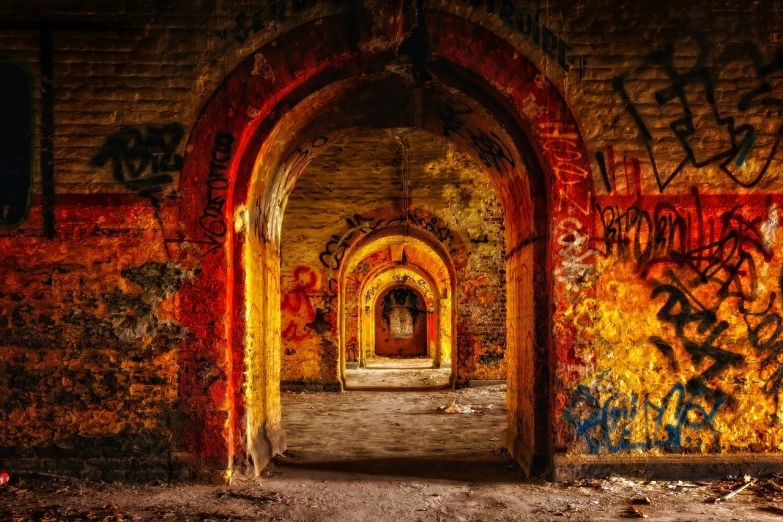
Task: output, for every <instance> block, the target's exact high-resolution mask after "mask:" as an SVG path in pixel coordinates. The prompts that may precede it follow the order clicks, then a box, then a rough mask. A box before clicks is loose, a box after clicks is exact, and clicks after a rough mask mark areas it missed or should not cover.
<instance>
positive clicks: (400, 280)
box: [392, 274, 435, 305]
mask: <svg viewBox="0 0 783 522" xmlns="http://www.w3.org/2000/svg"><path fill="white" fill-rule="evenodd" d="M392 279H393V280H394V281H395V282H397V284H400V285H407V284H414V285H416V286H418V287H419V290H421V292H422V293H423V294H424V300H425V301H426V302H427V303H428V304H429V305H432V303H433V302H434V301H435V297H434V296H433V294H432V289H431V288H430V285H429V283H427V281H425V280H424V279H423V278H421V277H419V278H418V279H416V278H413V277H411V276H409V275H408V274H396V275H394V276H393V277H392Z"/></svg>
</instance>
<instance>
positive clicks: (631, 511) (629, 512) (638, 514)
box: [620, 506, 647, 518]
mask: <svg viewBox="0 0 783 522" xmlns="http://www.w3.org/2000/svg"><path fill="white" fill-rule="evenodd" d="M620 516H622V517H623V518H647V515H645V514H644V512H643V511H642V510H641V509H639V508H637V507H633V506H628V507H627V508H626V509H625V511H623V512H622V513H621V515H620Z"/></svg>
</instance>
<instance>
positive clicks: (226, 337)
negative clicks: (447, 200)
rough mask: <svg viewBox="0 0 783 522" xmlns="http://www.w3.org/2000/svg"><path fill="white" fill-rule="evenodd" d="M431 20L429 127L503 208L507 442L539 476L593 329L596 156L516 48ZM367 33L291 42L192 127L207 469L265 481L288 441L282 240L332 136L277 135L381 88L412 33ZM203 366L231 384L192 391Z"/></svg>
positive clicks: (192, 360)
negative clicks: (588, 287)
mask: <svg viewBox="0 0 783 522" xmlns="http://www.w3.org/2000/svg"><path fill="white" fill-rule="evenodd" d="M423 20H424V21H425V22H426V31H425V34H426V35H427V37H428V43H429V55H428V57H427V61H426V64H427V67H428V70H429V71H430V73H431V74H432V76H433V78H434V79H433V81H434V82H437V89H436V91H437V92H436V95H435V96H439V98H437V97H436V100H438V103H434V104H425V107H429V106H432V107H435V109H434V112H433V114H431V115H430V116H431V118H430V119H429V120H427V121H425V122H424V123H423V125H429V130H430V131H432V132H440V133H441V134H442V135H445V136H446V137H448V138H449V139H451V140H452V141H454V143H455V144H457V145H459V146H460V147H462V148H463V149H464V150H466V151H467V152H470V153H472V155H473V157H474V159H476V161H477V162H478V163H479V164H483V165H484V166H485V167H486V169H487V171H488V173H489V174H490V176H491V178H492V180H493V183H494V185H495V188H496V190H497V191H498V194H499V197H500V199H501V202H502V204H503V208H504V212H505V215H506V233H507V241H506V244H507V270H506V281H507V288H508V312H507V314H508V319H507V327H508V347H507V356H508V357H509V379H508V384H509V391H508V406H509V424H508V429H507V431H506V434H505V436H504V443H505V444H506V446H507V447H508V449H509V450H510V451H511V453H512V454H513V455H514V456H515V457H516V458H517V460H518V461H519V462H520V464H521V465H522V466H523V468H524V469H525V471H526V472H530V471H531V470H533V469H535V468H538V469H541V468H543V467H544V466H546V464H547V463H548V462H549V460H550V458H551V454H552V449H551V448H552V444H553V441H555V442H556V441H557V440H559V437H560V435H558V434H559V433H562V431H563V430H562V429H561V427H560V426H559V425H558V423H557V422H555V420H554V419H555V418H558V412H559V411H560V410H561V409H562V404H559V403H558V402H557V401H555V400H553V399H552V397H553V396H554V395H553V394H551V393H550V384H552V382H554V383H555V386H560V384H559V383H560V381H562V382H564V383H567V382H568V378H569V377H568V372H567V371H566V370H565V368H567V367H572V366H573V365H576V364H584V363H583V361H582V360H581V359H578V358H576V356H575V355H574V346H579V345H582V344H584V343H585V341H586V340H585V339H584V338H582V337H581V336H582V335H583V334H582V333H581V332H582V331H587V330H589V328H585V326H589V325H586V324H585V322H586V321H589V318H583V319H582V324H581V326H580V327H579V329H578V328H577V326H576V324H575V322H572V320H570V319H566V318H565V317H564V315H563V312H564V310H565V308H566V304H567V303H573V301H574V300H579V299H585V298H586V297H587V295H586V292H587V291H585V290H583V289H581V288H580V284H581V280H582V277H583V276H584V274H585V271H586V266H587V265H586V264H585V262H584V259H585V256H586V253H589V247H588V246H587V244H586V241H585V239H584V238H586V237H589V236H590V235H591V227H592V219H591V218H590V214H591V199H592V193H591V187H592V177H591V175H590V166H589V162H588V159H587V152H586V148H585V145H584V143H583V141H582V138H581V136H580V133H579V129H578V127H577V124H576V122H575V120H574V118H573V116H572V113H571V112H570V111H569V109H568V107H567V106H566V104H565V102H564V100H563V98H562V96H561V95H560V94H559V93H558V91H557V89H556V88H555V87H554V86H553V85H552V84H551V83H550V82H549V81H548V80H547V79H546V78H545V77H544V76H543V75H542V74H541V73H540V72H539V71H538V70H537V69H536V68H535V67H534V66H533V65H532V64H531V63H530V62H529V61H528V60H526V59H525V58H524V57H523V56H522V55H521V54H520V53H519V52H518V51H517V50H516V49H515V48H513V47H512V46H511V45H510V44H509V43H507V42H506V41H504V40H502V39H501V38H499V37H498V36H496V35H494V34H493V33H491V32H489V31H487V30H486V29H483V28H481V27H479V26H477V25H475V24H473V23H471V22H469V21H468V20H465V19H463V18H459V17H455V16H452V15H448V14H444V13H439V12H426V13H425V14H424V17H423ZM365 23H367V22H366V21H363V20H359V19H357V18H356V17H355V16H351V15H350V14H347V15H335V16H331V17H327V18H324V19H321V20H318V21H317V22H313V23H309V24H305V25H302V26H300V27H297V28H296V29H294V30H292V31H290V32H289V33H286V34H283V35H281V36H280V37H279V38H277V39H276V40H275V41H274V42H272V43H270V44H268V45H266V46H264V47H263V48H261V49H259V50H258V51H257V52H255V53H253V54H252V55H251V56H249V57H248V58H247V60H245V62H243V63H242V64H241V65H240V66H238V67H237V68H236V69H235V70H234V71H232V72H231V73H230V74H229V75H228V76H227V77H226V79H225V80H224V82H223V84H222V85H221V86H220V88H219V89H218V90H217V91H216V92H215V94H214V95H213V96H212V98H211V99H210V101H209V102H208V103H207V105H206V106H205V107H204V109H203V110H202V113H201V116H200V117H199V119H198V120H197V123H196V124H195V125H194V127H193V129H192V130H191V133H190V138H189V142H188V145H187V148H186V156H185V162H184V167H183V170H182V176H181V181H180V193H181V197H182V201H181V208H180V213H181V220H182V223H183V228H184V232H185V234H186V235H187V237H188V238H189V240H190V241H191V243H192V244H193V247H194V248H198V249H200V250H201V251H202V252H203V255H202V267H201V273H200V275H199V276H198V277H197V279H196V280H195V281H194V282H193V283H192V284H190V285H188V286H187V287H186V288H184V289H183V291H182V292H181V296H180V301H179V305H180V307H179V317H178V318H179V320H180V321H181V322H182V324H184V325H185V326H187V327H188V328H189V329H190V331H192V332H194V334H195V335H194V338H193V339H192V340H190V341H188V342H187V343H186V344H185V346H184V347H183V348H182V350H181V352H180V406H181V409H182V410H183V411H184V412H185V413H187V415H188V417H189V419H190V422H191V424H192V425H191V426H188V427H187V429H186V430H183V433H185V432H186V433H189V434H190V435H189V436H188V437H189V438H187V439H183V440H182V441H181V445H182V451H183V452H184V454H185V455H187V458H189V459H191V460H192V461H194V462H197V463H199V465H200V466H201V467H206V468H214V469H219V470H226V469H228V470H230V471H231V470H239V469H240V467H241V464H242V463H243V462H245V458H246V456H249V457H250V459H251V460H252V462H253V465H254V466H255V471H256V472H259V471H260V469H261V468H262V467H263V466H264V465H265V464H266V461H268V459H269V458H270V457H271V456H272V454H273V453H274V452H275V451H278V450H280V449H282V448H283V447H284V445H285V441H284V434H282V432H281V430H280V427H279V412H280V408H279V390H278V389H276V388H275V384H276V381H275V372H277V373H278V374H279V354H278V355H275V346H277V347H278V348H279V334H280V332H279V330H280V328H279V294H280V289H279V267H278V268H276V267H275V262H274V260H276V259H278V256H279V244H278V243H277V240H278V239H279V237H275V231H276V230H278V229H279V226H280V220H281V219H282V212H281V211H280V212H278V210H279V209H280V208H284V206H285V205H284V203H285V198H286V197H287V193H288V192H289V191H290V189H291V187H292V184H293V183H294V182H295V180H296V176H297V175H298V174H299V173H301V170H302V169H303V168H304V167H305V166H306V164H307V162H308V161H309V160H310V159H312V157H314V156H315V155H316V154H317V153H318V151H319V149H321V148H323V147H325V146H328V142H329V137H328V135H326V134H320V133H317V132H316V131H313V132H315V133H314V134H305V133H304V131H301V129H297V132H292V133H291V134H290V136H286V139H287V140H288V141H283V140H282V138H281V136H282V135H281V134H280V131H279V128H280V126H281V121H283V120H284V119H285V118H286V115H287V114H289V113H290V112H291V111H294V110H295V109H296V110H299V108H300V107H304V106H303V105H302V102H303V101H304V100H305V99H308V100H310V99H316V102H313V105H312V107H319V106H318V103H317V99H318V96H320V95H321V93H326V94H323V96H327V94H328V93H331V92H337V86H338V84H339V85H340V86H341V87H340V88H341V89H342V85H343V84H348V85H349V86H350V84H351V82H354V83H355V82H361V81H371V80H372V79H373V78H374V77H377V76H378V75H380V74H383V73H384V71H385V70H386V69H385V68H386V66H387V65H388V64H390V63H393V62H399V60H398V59H397V57H396V56H395V54H396V53H394V52H393V48H394V47H396V45H397V44H399V43H400V42H401V41H402V40H403V39H404V35H401V34H399V30H398V28H397V27H391V26H389V27H386V26H383V25H382V24H381V26H372V27H373V29H368V28H366V27H365V28H364V29H362V27H363V25H362V24H365ZM370 25H372V24H370ZM379 27H380V28H379ZM357 28H358V29H357ZM379 31H380V33H382V34H379ZM371 39H374V40H373V41H375V42H376V43H377V41H386V42H388V44H389V45H387V46H386V47H385V49H384V48H383V46H381V50H379V51H377V52H370V51H367V50H366V49H368V48H371V47H370V46H368V45H363V43H366V41H369V40H371ZM414 61H415V60H414ZM341 82H342V83H341ZM330 89H332V90H331V91H330ZM433 92H434V91H433ZM425 94H426V93H425ZM335 96H336V95H335ZM308 97H310V98H308ZM313 97H315V98H313ZM411 99H413V98H411ZM465 100H470V103H468V102H467V101H465ZM308 107H310V105H308V106H307V107H304V108H301V111H302V114H304V115H305V116H306V117H307V118H310V119H311V120H313V121H314V119H315V118H316V116H317V115H316V114H315V112H314V111H315V109H313V110H312V111H311V110H310V109H309V108H308ZM308 111H310V112H308ZM370 117H372V115H371V114H369V115H368V116H367V118H370ZM307 118H303V121H304V120H307ZM343 118H344V119H345V121H346V123H345V128H349V127H351V125H353V126H359V124H358V123H357V122H356V121H358V120H357V118H361V115H353V114H344V115H343ZM425 120H426V118H425ZM307 121H309V120H307ZM389 124H390V125H392V124H394V122H390V123H389ZM311 128H312V129H317V128H318V126H317V125H311ZM288 130H291V129H288ZM333 130H334V129H333ZM299 131H301V132H299ZM294 138H296V139H298V140H299V141H298V142H294V141H293V139H294ZM260 158H263V159H264V161H259V159H260ZM550 274H553V275H554V276H552V275H550ZM249 296H252V299H251V298H250V297H249ZM275 320H277V323H278V324H275ZM553 332H556V334H557V335H556V338H557V342H555V341H553ZM276 339H277V340H276ZM275 343H278V344H277V345H275ZM276 357H277V358H278V359H277V360H276V359H275V358H276ZM198 360H209V361H211V362H213V363H214V364H215V365H216V366H217V367H218V368H221V369H222V372H223V375H219V376H217V377H216V378H215V379H214V382H213V384H211V385H210V386H209V387H203V386H196V385H195V384H196V383H195V381H194V379H196V378H197V377H196V376H197V375H199V372H198ZM244 375H246V376H247V378H246V379H245V378H243V376H244ZM277 378H279V376H278V377H277ZM553 379H555V380H554V381H553Z"/></svg>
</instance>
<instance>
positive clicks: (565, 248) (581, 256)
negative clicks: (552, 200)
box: [555, 217, 596, 291]
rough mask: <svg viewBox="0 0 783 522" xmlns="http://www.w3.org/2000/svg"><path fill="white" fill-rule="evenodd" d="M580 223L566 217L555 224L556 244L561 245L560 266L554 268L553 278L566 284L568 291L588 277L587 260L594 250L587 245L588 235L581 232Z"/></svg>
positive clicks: (580, 284)
mask: <svg viewBox="0 0 783 522" xmlns="http://www.w3.org/2000/svg"><path fill="white" fill-rule="evenodd" d="M582 231H583V227H582V223H580V222H579V220H578V219H576V218H573V217H568V218H565V219H563V220H562V221H560V222H559V223H558V224H557V233H558V234H559V235H558V236H557V244H558V245H560V246H561V247H562V250H560V256H561V257H562V258H563V263H562V264H561V266H559V267H557V268H556V269H555V279H556V280H557V281H559V282H560V283H563V284H564V285H566V286H567V287H568V289H569V291H574V290H576V289H578V288H579V287H581V286H582V285H583V284H584V283H585V282H586V281H587V278H588V275H589V272H590V267H591V265H590V264H589V262H588V260H589V258H590V256H592V255H593V254H595V253H596V252H595V250H593V249H592V248H590V247H589V246H588V240H589V237H588V235H587V234H583V233H582Z"/></svg>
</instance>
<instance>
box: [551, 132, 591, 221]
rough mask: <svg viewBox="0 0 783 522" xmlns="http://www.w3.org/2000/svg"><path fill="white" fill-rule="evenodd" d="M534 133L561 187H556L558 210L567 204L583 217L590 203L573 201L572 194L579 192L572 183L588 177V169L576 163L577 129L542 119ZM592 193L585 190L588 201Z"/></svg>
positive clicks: (579, 149)
mask: <svg viewBox="0 0 783 522" xmlns="http://www.w3.org/2000/svg"><path fill="white" fill-rule="evenodd" d="M538 135H539V137H540V138H541V139H542V140H544V141H543V145H542V147H543V149H544V150H545V151H547V152H549V153H550V154H551V155H552V160H553V161H552V165H551V168H552V173H553V174H554V175H555V178H556V179H557V180H558V182H559V183H560V184H561V185H562V186H563V188H560V189H558V190H559V193H558V196H559V200H560V210H561V211H562V210H563V208H566V207H567V208H568V213H569V214H572V213H573V212H574V210H578V211H579V212H580V213H581V214H583V215H585V216H587V215H589V214H590V206H589V205H580V204H579V203H577V201H576V200H575V199H574V197H579V191H578V190H573V191H572V188H573V187H575V186H576V185H579V184H580V183H583V182H585V181H587V180H591V176H590V171H588V170H587V168H586V167H585V166H583V165H581V164H580V163H579V161H580V160H582V159H583V158H584V153H583V152H582V147H581V145H580V144H581V143H582V142H581V138H580V136H579V131H578V129H577V128H576V126H574V125H572V124H565V123H561V122H542V123H540V124H539V125H538ZM572 192H573V193H572ZM592 195H593V193H592V191H587V199H588V201H589V200H591V199H592Z"/></svg>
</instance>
